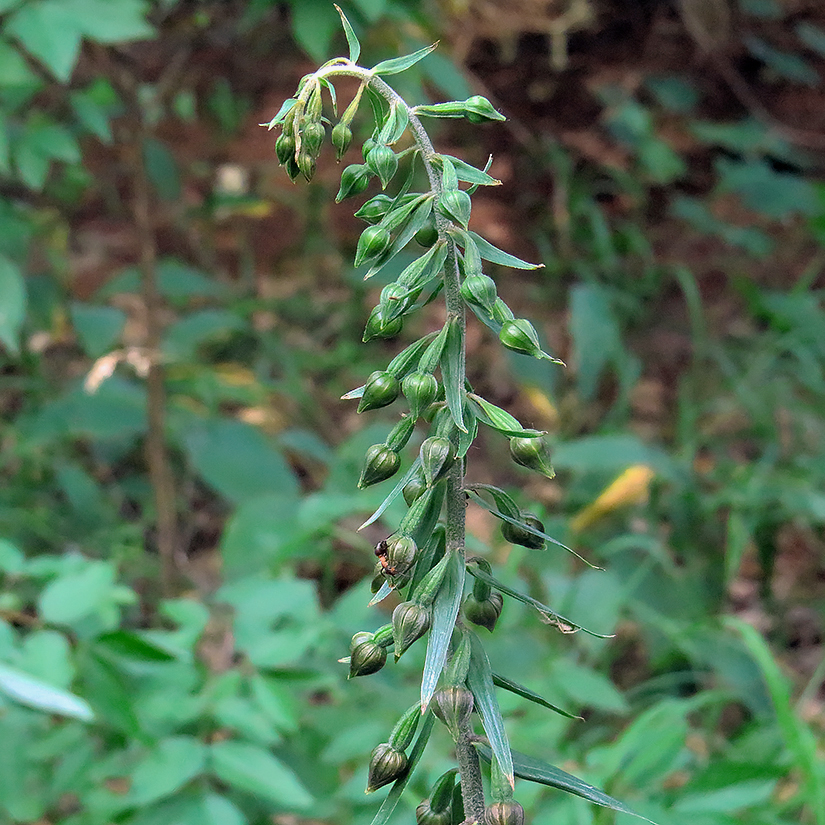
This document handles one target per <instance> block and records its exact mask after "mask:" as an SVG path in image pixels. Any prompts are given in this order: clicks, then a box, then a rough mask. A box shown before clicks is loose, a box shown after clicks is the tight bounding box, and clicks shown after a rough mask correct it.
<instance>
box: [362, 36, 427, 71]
mask: <svg viewBox="0 0 825 825" xmlns="http://www.w3.org/2000/svg"><path fill="white" fill-rule="evenodd" d="M437 46H438V41H436V42H435V43H433V44H432V45H431V46H426V47H425V48H423V49H419V50H418V51H417V52H413V53H412V54H407V55H404V57H393V58H392V59H391V60H382V61H381V62H380V63H379V64H378V65H376V66H373V67H372V70H371V71H372V73H373V74H376V75H382V74H398V73H399V72H403V71H406V70H407V69H409V68H410V66H415V64H416V63H418V61H419V60H423V59H424V58H425V57H426V56H427V55H428V54H429V53H430V52H431V51H433V50H434V49H435V48H437Z"/></svg>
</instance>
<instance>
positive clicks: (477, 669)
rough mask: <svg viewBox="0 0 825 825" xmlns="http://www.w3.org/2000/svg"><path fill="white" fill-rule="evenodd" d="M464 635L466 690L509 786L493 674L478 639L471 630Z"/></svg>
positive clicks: (507, 754) (511, 780)
mask: <svg viewBox="0 0 825 825" xmlns="http://www.w3.org/2000/svg"><path fill="white" fill-rule="evenodd" d="M465 633H466V634H467V636H468V637H469V639H470V668H469V670H468V671H467V687H468V688H469V689H470V690H471V691H472V693H473V698H474V699H475V707H476V710H477V711H478V714H479V716H481V724H482V725H483V726H484V732H485V733H486V734H487V741H488V742H489V743H490V748H491V749H492V751H493V753H494V754H495V757H496V761H497V762H498V765H499V768H501V772H502V773H503V774H504V776H505V777H506V778H507V780H508V781H509V783H510V786H511V787H513V786H514V785H515V784H516V783H515V780H514V778H513V757H512V756H511V754H510V743H509V742H508V741H507V731H506V730H505V729H504V719H503V718H502V716H501V710H500V709H499V706H498V699H497V698H496V691H495V687H494V686H493V671H492V670H491V669H490V661H489V659H488V658H487V654H486V653H485V651H484V645H482V644H481V639H479V638H478V636H477V635H476V634H475V633H473V632H472V631H471V630H466V631H465Z"/></svg>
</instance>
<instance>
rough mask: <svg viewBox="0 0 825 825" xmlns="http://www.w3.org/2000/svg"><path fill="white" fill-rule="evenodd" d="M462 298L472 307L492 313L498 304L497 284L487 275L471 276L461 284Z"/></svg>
mask: <svg viewBox="0 0 825 825" xmlns="http://www.w3.org/2000/svg"><path fill="white" fill-rule="evenodd" d="M461 297H462V298H464V300H465V301H466V302H467V303H468V304H470V305H471V306H478V307H481V308H482V309H483V310H485V311H486V312H487V313H492V311H493V307H494V306H495V303H496V297H497V294H496V284H495V281H493V279H492V278H488V277H487V276H486V275H470V276H469V277H468V278H465V279H464V281H463V282H462V284H461Z"/></svg>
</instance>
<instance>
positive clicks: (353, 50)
mask: <svg viewBox="0 0 825 825" xmlns="http://www.w3.org/2000/svg"><path fill="white" fill-rule="evenodd" d="M333 5H335V4H333ZM335 9H336V10H337V12H338V14H340V15H341V25H342V26H343V27H344V34H345V35H346V36H347V46H349V59H350V61H351V62H353V63H357V62H358V58H359V57H360V56H361V44H360V43H359V42H358V38H357V37H356V36H355V32H354V31H353V29H352V26H351V25H350V22H349V20H347V16H346V15H345V14H344V12H343V11H341V7H340V6H338V5H336V6H335Z"/></svg>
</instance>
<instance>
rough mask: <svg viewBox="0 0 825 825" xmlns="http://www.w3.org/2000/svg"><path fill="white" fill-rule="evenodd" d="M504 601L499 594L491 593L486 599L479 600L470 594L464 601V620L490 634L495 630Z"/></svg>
mask: <svg viewBox="0 0 825 825" xmlns="http://www.w3.org/2000/svg"><path fill="white" fill-rule="evenodd" d="M503 605H504V599H503V597H502V595H501V593H498V592H497V591H493V592H492V593H490V595H489V596H488V597H487V598H486V599H479V598H477V597H476V595H475V594H474V593H470V594H469V595H468V596H467V598H466V599H465V600H464V608H463V609H464V618H466V619H467V621H469V622H472V623H473V624H477V625H480V626H481V627H486V628H487V630H489V631H490V632H491V633H492V632H493V630H494V629H495V626H496V622H497V621H498V617H499V616H500V615H501V609H502V607H503Z"/></svg>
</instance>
